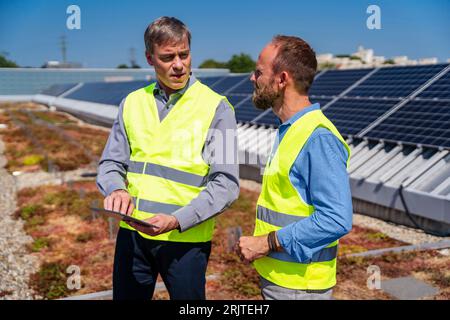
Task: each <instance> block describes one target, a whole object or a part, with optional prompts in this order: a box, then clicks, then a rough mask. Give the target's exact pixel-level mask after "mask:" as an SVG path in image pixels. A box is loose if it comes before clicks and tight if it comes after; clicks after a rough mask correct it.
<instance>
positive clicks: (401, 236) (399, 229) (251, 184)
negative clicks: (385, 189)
mask: <svg viewBox="0 0 450 320" xmlns="http://www.w3.org/2000/svg"><path fill="white" fill-rule="evenodd" d="M240 185H241V188H244V189H247V190H250V191H254V192H261V184H260V183H257V182H255V181H251V180H244V179H241V180H240ZM353 224H354V225H357V226H360V227H365V228H370V229H374V230H376V231H379V232H382V233H384V234H386V235H387V236H389V237H391V238H393V239H397V240H400V241H403V242H406V243H410V244H422V243H429V242H438V241H443V240H450V237H436V236H432V235H429V234H426V233H425V232H423V231H422V230H418V229H414V228H409V227H406V226H402V225H398V224H394V223H391V222H386V221H384V220H381V219H377V218H373V217H369V216H365V215H362V214H358V213H354V214H353Z"/></svg>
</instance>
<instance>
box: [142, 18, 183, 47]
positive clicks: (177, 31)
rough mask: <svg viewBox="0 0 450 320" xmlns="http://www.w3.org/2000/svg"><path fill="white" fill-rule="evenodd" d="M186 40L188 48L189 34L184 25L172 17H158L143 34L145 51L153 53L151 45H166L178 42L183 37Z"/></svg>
mask: <svg viewBox="0 0 450 320" xmlns="http://www.w3.org/2000/svg"><path fill="white" fill-rule="evenodd" d="M185 36H186V37H187V38H188V42H189V47H190V46H191V33H190V32H189V29H188V28H187V27H186V25H185V24H184V23H183V22H181V21H180V20H178V19H177V18H174V17H160V18H158V19H156V20H155V21H153V22H152V23H150V24H149V26H148V27H147V29H145V33H144V41H145V49H146V50H147V52H150V53H152V52H153V45H154V44H155V43H156V44H158V45H162V44H166V43H169V42H178V41H181V40H183V38H184V37H185Z"/></svg>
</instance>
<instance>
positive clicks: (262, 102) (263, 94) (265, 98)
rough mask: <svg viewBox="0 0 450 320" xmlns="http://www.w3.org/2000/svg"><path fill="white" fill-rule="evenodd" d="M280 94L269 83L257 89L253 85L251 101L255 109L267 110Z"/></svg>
mask: <svg viewBox="0 0 450 320" xmlns="http://www.w3.org/2000/svg"><path fill="white" fill-rule="evenodd" d="M280 96H281V94H280V92H277V91H275V90H274V89H273V88H272V86H271V85H268V86H265V87H262V88H259V89H258V88H256V87H255V90H254V91H253V96H252V101H253V104H254V105H255V107H256V108H257V109H261V110H267V109H269V108H272V107H273V105H274V103H275V101H276V100H277V99H278V98H279V97H280Z"/></svg>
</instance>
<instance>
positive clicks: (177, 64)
mask: <svg viewBox="0 0 450 320" xmlns="http://www.w3.org/2000/svg"><path fill="white" fill-rule="evenodd" d="M173 68H174V69H176V70H180V69H183V62H182V61H181V59H180V57H179V56H176V57H175V60H174V62H173Z"/></svg>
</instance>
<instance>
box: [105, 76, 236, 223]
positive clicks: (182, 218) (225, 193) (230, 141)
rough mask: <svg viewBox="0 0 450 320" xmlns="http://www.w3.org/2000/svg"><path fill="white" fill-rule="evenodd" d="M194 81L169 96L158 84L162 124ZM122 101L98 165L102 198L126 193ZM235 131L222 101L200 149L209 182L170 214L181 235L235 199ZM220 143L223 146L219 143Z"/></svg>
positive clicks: (126, 151)
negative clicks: (208, 168) (112, 193)
mask: <svg viewBox="0 0 450 320" xmlns="http://www.w3.org/2000/svg"><path fill="white" fill-rule="evenodd" d="M195 81H197V79H196V78H195V77H194V76H191V77H190V78H189V82H188V84H187V85H186V86H185V87H184V88H183V89H180V90H178V91H176V92H174V93H173V94H171V95H170V96H169V97H167V95H166V93H165V92H164V90H162V89H161V87H160V86H159V84H158V83H157V84H156V86H155V88H154V91H153V94H154V96H155V101H156V106H157V108H158V114H159V118H160V120H161V121H162V120H163V119H164V118H165V117H166V116H167V115H168V114H169V112H170V111H171V110H172V108H173V106H174V105H175V104H176V102H177V101H178V100H179V99H180V98H181V97H182V96H183V94H184V93H185V92H186V90H187V89H188V88H189V87H190V86H191V85H192V84H194V83H195ZM124 100H125V99H124ZM124 100H123V101H122V102H121V104H120V106H119V113H118V115H117V118H116V120H115V121H114V123H113V126H112V129H111V133H110V135H109V138H108V141H107V143H106V145H105V149H104V150H103V154H102V156H101V159H100V162H99V165H98V170H97V173H98V174H97V186H98V188H99V190H100V191H101V193H102V194H103V195H104V196H107V195H109V194H111V192H113V191H115V190H119V189H124V190H126V185H125V180H126V173H127V168H128V161H129V159H130V144H129V141H128V137H127V134H126V131H125V125H124V121H123V105H124ZM236 130H237V126H236V118H235V115H234V111H233V110H232V108H231V107H230V105H229V104H228V103H227V102H225V101H221V102H220V103H219V105H218V107H217V109H216V113H215V115H214V118H213V120H212V122H211V126H210V129H209V131H208V135H207V138H206V141H205V145H204V147H203V150H202V157H203V159H204V161H205V162H206V163H208V164H209V165H210V170H209V174H208V182H207V183H206V186H205V189H204V190H202V191H201V192H200V193H199V195H198V196H197V197H196V198H195V199H193V200H192V201H191V203H189V204H188V205H186V206H184V207H183V208H180V209H179V210H177V211H176V212H174V213H173V215H174V216H175V217H176V218H177V220H178V222H179V224H180V230H181V231H182V232H183V231H185V230H187V229H189V228H191V227H193V226H196V225H198V224H199V223H201V222H203V221H205V220H207V219H209V218H211V217H213V216H215V215H217V214H219V213H221V212H222V211H223V210H225V209H226V208H228V207H229V206H230V205H231V204H232V203H233V202H234V201H235V200H236V199H237V198H238V195H239V164H238V161H237V133H236ZM230 132H232V133H233V134H230ZM219 136H220V137H219ZM219 141H220V142H223V143H218V142H219ZM224 159H228V161H224ZM229 159H232V160H231V161H230V160H229Z"/></svg>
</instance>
